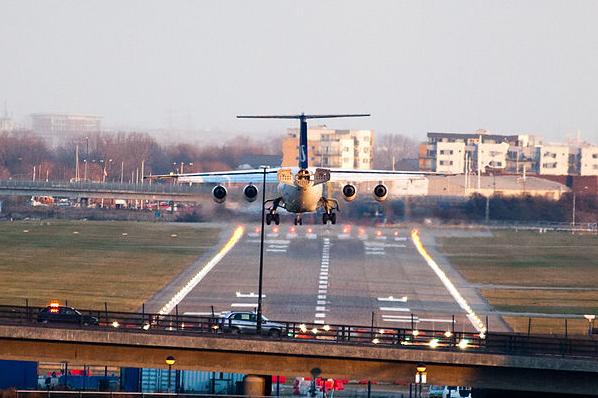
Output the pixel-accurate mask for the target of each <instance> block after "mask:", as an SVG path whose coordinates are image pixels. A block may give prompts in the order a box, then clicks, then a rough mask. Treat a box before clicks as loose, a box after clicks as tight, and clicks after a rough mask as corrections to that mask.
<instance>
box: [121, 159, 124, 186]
mask: <svg viewBox="0 0 598 398" xmlns="http://www.w3.org/2000/svg"><path fill="white" fill-rule="evenodd" d="M124 174H125V161H124V160H123V161H121V162H120V183H121V184H122V183H123V177H124Z"/></svg>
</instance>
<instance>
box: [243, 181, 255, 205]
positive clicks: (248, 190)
mask: <svg viewBox="0 0 598 398" xmlns="http://www.w3.org/2000/svg"><path fill="white" fill-rule="evenodd" d="M243 196H244V197H245V200H246V201H248V202H253V201H255V200H256V199H257V188H256V186H255V185H252V184H249V185H247V186H246V187H245V188H243Z"/></svg>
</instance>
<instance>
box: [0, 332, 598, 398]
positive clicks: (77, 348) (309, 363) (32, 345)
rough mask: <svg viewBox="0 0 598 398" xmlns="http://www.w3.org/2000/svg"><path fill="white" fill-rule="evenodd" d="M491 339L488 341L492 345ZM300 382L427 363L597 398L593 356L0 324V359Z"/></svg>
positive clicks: (459, 381)
mask: <svg viewBox="0 0 598 398" xmlns="http://www.w3.org/2000/svg"><path fill="white" fill-rule="evenodd" d="M490 338H491V336H488V339H490ZM169 355H172V356H174V357H175V358H176V368H177V369H195V370H206V371H223V370H225V371H227V372H238V373H246V374H279V375H287V376H297V375H305V376H308V375H309V374H310V370H311V369H313V368H316V367H317V368H320V369H321V370H322V377H332V378H348V379H358V380H363V379H368V380H377V381H389V382H394V381H401V382H404V383H409V382H410V381H412V380H413V378H414V373H415V366H416V364H418V363H424V364H425V365H426V367H427V374H428V383H430V384H435V385H471V386H475V387H476V388H484V389H497V390H509V391H512V392H515V391H528V392H537V393H544V392H546V393H556V394H563V395H564V394H586V395H592V394H598V366H597V365H598V361H597V360H596V357H593V358H592V357H591V356H590V357H586V358H583V357H570V356H562V355H552V356H537V355H525V354H519V355H507V354H498V353H493V352H491V351H490V352H486V351H485V350H483V349H477V350H476V349H471V350H464V351H447V350H442V349H439V350H434V349H430V348H413V347H411V348H410V347H404V346H401V345H395V346H383V345H375V344H363V343H361V344H355V343H353V344H352V343H349V342H347V343H342V342H338V340H337V341H327V340H317V339H311V340H305V341H301V340H296V339H287V338H282V339H272V338H265V337H264V338H260V337H257V336H254V337H253V338H252V337H246V336H238V335H227V334H209V333H206V334H198V335H191V334H189V333H187V334H185V333H181V332H177V333H168V332H165V331H153V332H151V333H148V332H145V331H143V330H139V329H134V330H133V329H129V330H126V329H114V328H111V329H101V328H76V327H75V328H64V327H47V326H45V327H40V326H27V325H23V324H21V325H0V358H1V359H12V360H30V361H52V362H59V361H68V362H71V363H79V364H98V365H113V366H122V367H152V368H163V367H165V366H166V365H165V363H164V359H165V358H166V357H167V356H169Z"/></svg>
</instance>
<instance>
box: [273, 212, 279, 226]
mask: <svg viewBox="0 0 598 398" xmlns="http://www.w3.org/2000/svg"><path fill="white" fill-rule="evenodd" d="M272 218H274V224H276V225H278V224H280V214H278V213H276V214H272Z"/></svg>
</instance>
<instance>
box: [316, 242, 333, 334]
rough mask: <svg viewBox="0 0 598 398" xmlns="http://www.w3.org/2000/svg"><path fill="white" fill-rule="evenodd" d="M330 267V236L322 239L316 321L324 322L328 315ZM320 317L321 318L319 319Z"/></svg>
mask: <svg viewBox="0 0 598 398" xmlns="http://www.w3.org/2000/svg"><path fill="white" fill-rule="evenodd" d="M329 267H330V238H328V237H324V238H323V239H322V255H321V260H320V276H319V279H318V300H317V301H316V313H315V315H314V318H316V319H315V321H314V323H319V324H323V323H324V320H323V319H321V318H325V317H326V301H323V300H324V299H326V294H327V293H328V268H329ZM318 318H319V319H318Z"/></svg>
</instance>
